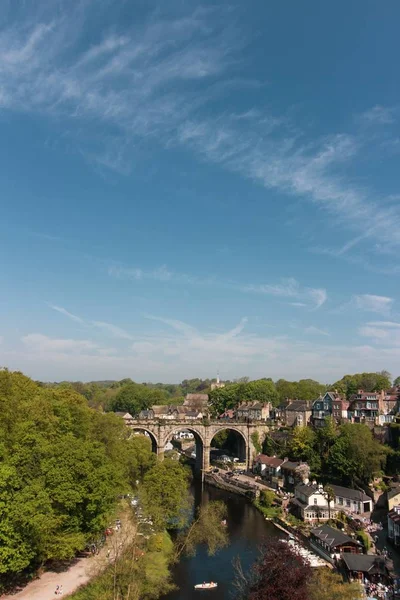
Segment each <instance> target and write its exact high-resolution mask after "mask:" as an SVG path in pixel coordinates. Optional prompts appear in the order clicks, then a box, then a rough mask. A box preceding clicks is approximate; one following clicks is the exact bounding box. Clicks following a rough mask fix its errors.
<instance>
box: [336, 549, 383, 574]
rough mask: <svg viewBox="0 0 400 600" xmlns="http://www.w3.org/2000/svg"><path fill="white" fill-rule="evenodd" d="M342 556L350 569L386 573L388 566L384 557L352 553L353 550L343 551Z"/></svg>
mask: <svg viewBox="0 0 400 600" xmlns="http://www.w3.org/2000/svg"><path fill="white" fill-rule="evenodd" d="M341 558H342V560H343V562H344V563H345V565H346V567H347V568H348V569H349V571H358V572H363V573H372V572H374V573H385V571H386V569H387V566H388V565H387V564H386V561H385V559H384V558H383V557H380V556H376V555H374V554H351V552H343V554H342V555H341Z"/></svg>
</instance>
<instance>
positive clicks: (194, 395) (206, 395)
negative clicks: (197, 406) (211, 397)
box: [185, 394, 208, 402]
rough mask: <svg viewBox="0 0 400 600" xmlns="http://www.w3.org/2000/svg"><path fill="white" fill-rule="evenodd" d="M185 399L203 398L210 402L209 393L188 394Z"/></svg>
mask: <svg viewBox="0 0 400 600" xmlns="http://www.w3.org/2000/svg"><path fill="white" fill-rule="evenodd" d="M185 400H201V401H202V402H208V394H186V398H185Z"/></svg>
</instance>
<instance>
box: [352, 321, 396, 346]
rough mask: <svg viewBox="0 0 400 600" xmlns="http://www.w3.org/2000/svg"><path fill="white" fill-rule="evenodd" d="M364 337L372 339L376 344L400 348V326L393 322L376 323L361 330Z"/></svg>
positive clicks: (359, 331)
mask: <svg viewBox="0 0 400 600" xmlns="http://www.w3.org/2000/svg"><path fill="white" fill-rule="evenodd" d="M358 333H359V335H360V336H362V337H367V338H370V339H371V340H372V341H373V342H374V343H375V344H377V345H382V344H385V345H386V346H400V324H399V323H392V322H391V321H376V322H371V323H367V324H366V325H364V326H362V327H360V328H359V330H358Z"/></svg>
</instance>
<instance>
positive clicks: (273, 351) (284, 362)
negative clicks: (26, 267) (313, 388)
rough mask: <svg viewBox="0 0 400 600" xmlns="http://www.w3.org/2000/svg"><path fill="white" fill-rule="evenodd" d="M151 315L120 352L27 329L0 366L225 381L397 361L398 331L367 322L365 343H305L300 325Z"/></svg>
mask: <svg viewBox="0 0 400 600" xmlns="http://www.w3.org/2000/svg"><path fill="white" fill-rule="evenodd" d="M153 320H154V322H155V323H160V324H164V325H165V326H166V327H167V329H161V330H159V331H153V332H152V333H149V332H147V333H142V334H140V335H138V336H137V337H136V339H135V341H134V342H133V343H132V345H131V348H124V350H121V349H120V350H116V349H115V348H109V347H107V346H103V345H100V344H97V343H94V342H93V341H91V340H89V339H74V338H66V339H65V338H62V337H54V338H53V337H49V336H47V335H44V334H42V333H31V334H28V335H25V336H23V338H22V339H21V344H22V346H21V348H18V349H15V350H9V349H8V348H7V347H4V345H2V346H1V347H0V364H7V365H8V366H9V367H10V368H15V369H23V370H24V372H26V373H28V374H30V375H32V376H33V377H35V378H40V379H42V380H48V379H52V380H62V379H73V380H76V379H81V380H84V381H87V380H93V379H104V378H107V379H113V378H117V379H121V378H123V377H132V378H133V379H136V380H138V381H145V380H150V381H155V380H158V381H159V380H162V381H167V382H176V381H180V380H181V379H182V378H184V377H196V376H197V377H210V376H212V375H214V374H215V371H216V368H219V370H220V372H221V375H222V376H223V377H226V378H230V379H232V378H235V377H237V376H239V375H240V374H243V373H245V374H246V375H249V376H250V377H252V378H257V377H265V376H271V377H273V378H274V379H279V378H280V377H286V378H292V379H298V378H302V377H312V378H314V379H319V380H322V381H326V382H332V381H335V380H337V379H339V378H340V377H341V376H342V375H343V373H345V372H359V371H361V370H364V371H369V370H370V371H376V370H381V369H388V370H389V371H391V372H393V373H395V372H396V369H397V368H398V364H399V360H400V330H399V328H393V327H387V331H389V332H392V333H391V334H390V335H389V337H385V336H382V335H381V334H380V332H378V333H377V332H376V331H374V330H373V328H374V325H366V327H370V328H372V330H371V329H370V330H368V329H367V330H361V331H359V334H360V335H361V336H362V337H367V338H368V343H367V344H355V345H350V344H339V345H337V344H328V343H325V339H326V341H328V339H327V338H323V337H321V338H320V339H319V340H318V338H316V339H313V340H312V341H307V340H306V339H304V335H303V334H304V329H301V328H300V327H299V328H297V329H295V330H293V331H294V332H297V333H295V334H293V335H290V336H279V335H275V336H264V335H260V334H255V333H250V332H249V331H248V330H247V323H246V319H245V318H244V319H242V320H241V321H239V322H238V323H237V324H236V325H235V326H233V327H231V328H230V329H229V328H226V329H225V330H220V331H215V330H210V329H209V328H207V327H202V328H197V327H194V326H192V325H190V324H188V323H184V322H182V321H179V320H176V319H173V318H164V317H157V316H154V317H153ZM382 322H384V321H382ZM372 323H374V322H372ZM389 323H391V322H390V321H389ZM375 329H378V330H380V329H385V327H384V326H376V327H375ZM392 334H393V335H392ZM288 369H289V370H288Z"/></svg>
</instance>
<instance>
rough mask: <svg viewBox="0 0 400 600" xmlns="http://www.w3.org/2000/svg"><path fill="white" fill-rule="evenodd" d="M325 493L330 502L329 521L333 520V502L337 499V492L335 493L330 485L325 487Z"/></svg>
mask: <svg viewBox="0 0 400 600" xmlns="http://www.w3.org/2000/svg"><path fill="white" fill-rule="evenodd" d="M324 492H325V496H326V499H327V501H328V518H329V520H331V502H332V500H334V499H335V492H334V491H333V488H332V486H330V485H326V486H325V488H324Z"/></svg>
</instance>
